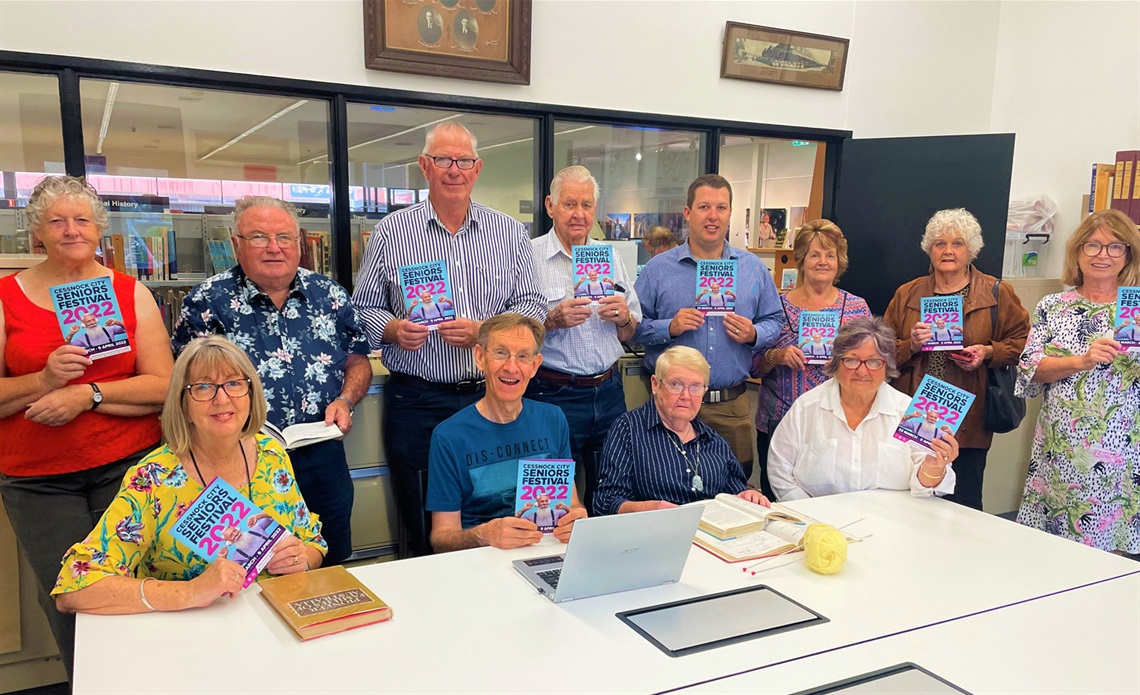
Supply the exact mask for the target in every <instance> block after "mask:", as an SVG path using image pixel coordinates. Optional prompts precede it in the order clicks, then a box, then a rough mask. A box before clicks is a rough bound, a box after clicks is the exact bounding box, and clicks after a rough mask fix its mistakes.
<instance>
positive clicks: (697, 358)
mask: <svg viewBox="0 0 1140 695" xmlns="http://www.w3.org/2000/svg"><path fill="white" fill-rule="evenodd" d="M673 367H686V368H688V369H691V370H693V371H694V372H697V373H698V374H700V375H701V376H703V377H704V380H705V384H708V383H709V362H708V360H706V359H705V356H704V355H702V354H701V353H700V351H699V350H696V349H694V348H691V347H689V346H687V345H674V346H673V347H671V348H669V349H668V350H666V351H665V352H663V353H661V356H660V357H658V358H657V364H656V365H655V366H654V369H653V376H655V377H657V380H658V381H661V380H662V379H664V378H665V376H666V375H667V374H669V372H670V370H672V369H673Z"/></svg>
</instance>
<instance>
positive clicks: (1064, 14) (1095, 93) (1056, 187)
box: [991, 2, 1140, 277]
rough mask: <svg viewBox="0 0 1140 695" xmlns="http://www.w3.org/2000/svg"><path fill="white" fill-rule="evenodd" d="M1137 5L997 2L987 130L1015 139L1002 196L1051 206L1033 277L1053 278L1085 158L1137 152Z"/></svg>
mask: <svg viewBox="0 0 1140 695" xmlns="http://www.w3.org/2000/svg"><path fill="white" fill-rule="evenodd" d="M1138 36H1140V2H1006V3H1003V5H1002V10H1001V22H1000V29H999V50H998V59H997V66H996V71H995V73H996V75H995V79H994V106H993V116H992V118H991V127H992V129H993V130H994V131H995V132H1014V133H1017V144H1016V147H1015V149H1014V157H1013V182H1012V188H1011V190H1010V195H1011V197H1013V198H1015V199H1016V198H1025V197H1030V196H1037V195H1040V194H1042V193H1043V194H1046V195H1048V196H1049V197H1050V198H1052V199H1053V202H1055V203H1056V204H1057V207H1058V212H1057V216H1056V218H1055V222H1056V229H1055V233H1056V234H1058V235H1059V237H1060V238H1058V239H1055V240H1054V241H1052V242H1050V243H1049V244H1048V247H1047V248H1049V250H1048V253H1047V254H1046V255H1045V269H1044V271H1043V272H1042V276H1043V277H1060V274H1061V261H1062V259H1063V255H1064V254H1063V248H1062V245H1063V242H1064V239H1065V238H1067V237H1068V235H1069V234H1070V232H1072V230H1073V229H1074V228H1075V227H1076V226H1077V225H1078V224H1079V223H1080V219H1081V217H1080V203H1081V195H1082V194H1086V193H1088V191H1089V173H1090V171H1091V169H1092V164H1093V163H1094V162H1108V163H1112V162H1115V161H1116V152H1117V150H1135V149H1140V40H1138Z"/></svg>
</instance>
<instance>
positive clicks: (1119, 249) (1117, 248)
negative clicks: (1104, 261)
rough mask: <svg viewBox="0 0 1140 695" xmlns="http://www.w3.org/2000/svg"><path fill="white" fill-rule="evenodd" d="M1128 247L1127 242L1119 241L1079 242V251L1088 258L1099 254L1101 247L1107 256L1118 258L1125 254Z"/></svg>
mask: <svg viewBox="0 0 1140 695" xmlns="http://www.w3.org/2000/svg"><path fill="white" fill-rule="evenodd" d="M1129 248H1130V247H1129V246H1128V244H1124V243H1121V242H1113V243H1111V244H1102V243H1100V242H1099V241H1086V242H1085V243H1083V244H1081V251H1083V252H1084V254H1085V255H1086V256H1088V257H1089V258H1093V257H1095V256H1099V255H1100V251H1101V249H1104V251H1105V252H1106V253H1107V254H1108V257H1109V258H1120V257H1121V256H1123V255H1124V254H1125V252H1126V251H1128V249H1129Z"/></svg>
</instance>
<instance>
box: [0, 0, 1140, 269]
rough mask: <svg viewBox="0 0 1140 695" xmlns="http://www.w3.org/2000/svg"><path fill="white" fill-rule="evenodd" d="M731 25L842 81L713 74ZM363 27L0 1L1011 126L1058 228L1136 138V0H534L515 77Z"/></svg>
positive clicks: (678, 105)
mask: <svg viewBox="0 0 1140 695" xmlns="http://www.w3.org/2000/svg"><path fill="white" fill-rule="evenodd" d="M726 20H734V21H740V22H746V23H753V24H763V25H768V26H778V27H786V28H790V29H799V30H803V31H809V32H814V33H820V34H828V35H833V36H844V37H849V38H850V39H851V53H850V60H849V64H848V68H847V83H846V86H845V89H844V91H842V92H838V93H837V92H832V91H825V90H816V89H804V88H796V87H788V86H783V85H770V84H762V83H754V82H746V81H740V80H726V79H720V77H719V68H720V49H721V41H722V35H723V32H724V23H725V21H726ZM362 24H363V19H362V10H361V2H360V0H310V1H307V2H302V1H288V0H286V1H276V2H259V1H250V0H246V1H230V2H204V1H200V0H194V1H183V0H171V1H168V2H163V1H157V2H115V1H108V2H83V1H68V2H53V1H50V0H41V1H38V2H29V1H28V0H0V48H3V49H7V50H16V51H29V52H34V53H51V54H63V55H77V56H87V57H98V58H107V59H114V60H124V61H131V62H138V63H154V64H159V65H170V66H181V67H193V68H204V69H211V70H222V71H230V72H240V73H248V74H254V75H271V76H281V77H293V78H299V79H310V80H319V81H326V82H341V83H349V84H364V85H371V86H382V87H390V88H396V89H409V90H416V91H424V92H434V93H446V94H460V95H470V96H476V97H490V98H501V99H510V100H517V101H525V102H537V103H551V104H570V105H577V106H589V107H599V108H609V109H616V110H620V111H631V110H632V111H638V112H650V113H663V114H680V115H688V116H698V117H709V118H723V119H731V120H745V121H755V122H763V123H781V124H790V125H800V126H817V127H826V128H837V129H849V130H852V131H854V133H855V135H856V137H887V136H905V135H932V134H964V133H984V132H1014V133H1016V134H1017V148H1016V155H1015V164H1014V178H1013V195H1014V196H1023V195H1029V194H1035V193H1042V192H1043V193H1047V194H1048V195H1050V197H1052V198H1053V199H1054V200H1055V201H1057V203H1058V204H1059V205H1060V206H1061V215H1060V216H1059V219H1058V223H1059V227H1060V230H1061V231H1062V232H1064V233H1067V232H1068V231H1069V230H1071V228H1072V227H1073V226H1074V224H1075V222H1076V220H1077V216H1076V208H1077V204H1078V203H1079V199H1080V195H1081V193H1082V192H1083V191H1084V190H1085V189H1086V187H1087V177H1088V170H1089V166H1090V165H1091V164H1092V162H1094V161H1112V156H1113V154H1114V153H1115V151H1116V150H1118V149H1137V148H1140V96H1138V95H1140V84H1138V83H1140V45H1138V42H1137V40H1136V36H1137V33H1138V32H1140V3H1137V2H1134V1H1126V2H1082V1H1079V0H1075V1H1069V2H1016V1H1010V0H1007V1H1006V2H996V1H995V2H934V1H925V0H906V1H902V2H876V1H871V0H841V1H834V2H773V1H768V0H748V1H738V2H722V1H713V0H672V1H670V0H605V1H604V2H603V1H599V0H535V2H534V32H533V49H532V72H531V84H530V85H526V86H521V85H495V84H484V83H477V82H468V81H462V80H449V79H437V78H426V77H418V76H413V75H401V74H396V73H386V72H379V71H373V70H366V69H365V68H364V67H363V64H364V58H363V27H362ZM1058 255H1059V254H1058V253H1057V252H1054V253H1051V254H1050V255H1049V256H1048V260H1047V263H1048V268H1049V269H1052V270H1053V271H1054V272H1055V264H1056V262H1057V259H1058Z"/></svg>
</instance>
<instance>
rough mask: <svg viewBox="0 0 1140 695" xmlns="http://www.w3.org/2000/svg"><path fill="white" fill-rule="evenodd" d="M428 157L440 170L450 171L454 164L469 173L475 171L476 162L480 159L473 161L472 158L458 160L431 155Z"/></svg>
mask: <svg viewBox="0 0 1140 695" xmlns="http://www.w3.org/2000/svg"><path fill="white" fill-rule="evenodd" d="M426 156H427V158H428V159H430V160H431V161H432V164H435V165H436V166H437V167H439V168H440V169H450V168H451V165H452V164H454V165H455V166H457V167H459V168H460V169H462V170H464V171H467V170H468V169H474V168H475V162H477V161H479V160H478V159H473V158H471V157H461V158H459V159H456V158H454V157H436V156H435V155H431V154H429V155H426Z"/></svg>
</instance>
